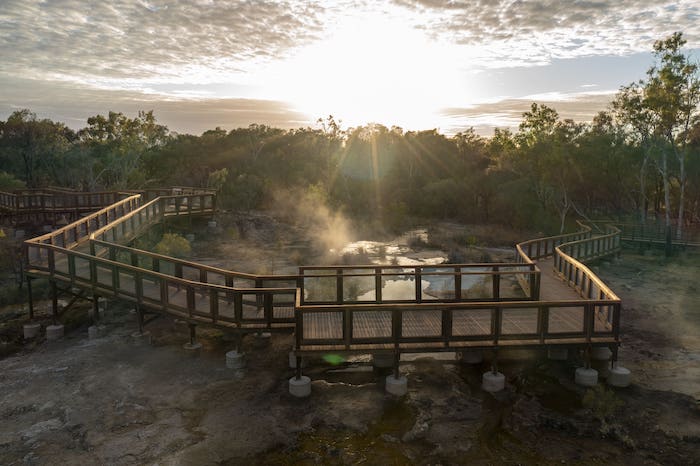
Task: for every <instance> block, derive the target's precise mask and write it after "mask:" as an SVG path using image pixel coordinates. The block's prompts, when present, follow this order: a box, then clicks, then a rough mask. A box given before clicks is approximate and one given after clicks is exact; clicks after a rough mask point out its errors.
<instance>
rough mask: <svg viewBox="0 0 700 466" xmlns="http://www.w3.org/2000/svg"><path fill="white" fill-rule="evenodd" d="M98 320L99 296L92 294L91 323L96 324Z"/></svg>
mask: <svg viewBox="0 0 700 466" xmlns="http://www.w3.org/2000/svg"><path fill="white" fill-rule="evenodd" d="M99 320H100V297H99V296H97V295H96V294H94V295H92V324H93V325H97V322H99Z"/></svg>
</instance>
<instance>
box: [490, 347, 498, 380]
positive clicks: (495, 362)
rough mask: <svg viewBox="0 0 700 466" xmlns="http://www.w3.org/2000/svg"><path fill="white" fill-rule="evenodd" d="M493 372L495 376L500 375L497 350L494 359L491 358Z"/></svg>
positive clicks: (494, 351) (494, 352)
mask: <svg viewBox="0 0 700 466" xmlns="http://www.w3.org/2000/svg"><path fill="white" fill-rule="evenodd" d="M491 372H493V375H496V374H497V373H498V350H497V349H494V350H493V358H491Z"/></svg>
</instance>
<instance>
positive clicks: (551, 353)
mask: <svg viewBox="0 0 700 466" xmlns="http://www.w3.org/2000/svg"><path fill="white" fill-rule="evenodd" d="M547 358H548V359H551V360H553V361H566V360H567V359H568V358H569V350H568V349H567V348H561V347H558V346H550V347H549V348H547Z"/></svg>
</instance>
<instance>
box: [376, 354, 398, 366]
mask: <svg viewBox="0 0 700 466" xmlns="http://www.w3.org/2000/svg"><path fill="white" fill-rule="evenodd" d="M393 364H394V356H393V355H392V354H391V353H373V354H372V365H373V366H374V367H376V368H377V369H388V368H390V367H393Z"/></svg>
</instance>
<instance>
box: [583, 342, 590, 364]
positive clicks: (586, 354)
mask: <svg viewBox="0 0 700 466" xmlns="http://www.w3.org/2000/svg"><path fill="white" fill-rule="evenodd" d="M583 366H584V367H585V368H586V369H590V368H591V345H588V346H586V349H584V350H583Z"/></svg>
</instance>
